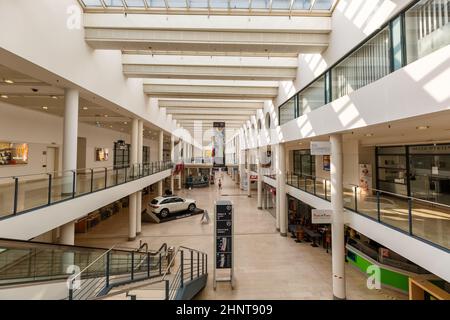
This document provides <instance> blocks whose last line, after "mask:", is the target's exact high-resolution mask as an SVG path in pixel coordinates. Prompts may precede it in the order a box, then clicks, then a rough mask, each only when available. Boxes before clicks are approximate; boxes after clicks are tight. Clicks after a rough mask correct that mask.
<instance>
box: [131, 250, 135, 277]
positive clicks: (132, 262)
mask: <svg viewBox="0 0 450 320" xmlns="http://www.w3.org/2000/svg"><path fill="white" fill-rule="evenodd" d="M131 280H134V251H132V252H131Z"/></svg>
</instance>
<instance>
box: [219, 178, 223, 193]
mask: <svg viewBox="0 0 450 320" xmlns="http://www.w3.org/2000/svg"><path fill="white" fill-rule="evenodd" d="M221 190H222V180H221V179H219V191H221Z"/></svg>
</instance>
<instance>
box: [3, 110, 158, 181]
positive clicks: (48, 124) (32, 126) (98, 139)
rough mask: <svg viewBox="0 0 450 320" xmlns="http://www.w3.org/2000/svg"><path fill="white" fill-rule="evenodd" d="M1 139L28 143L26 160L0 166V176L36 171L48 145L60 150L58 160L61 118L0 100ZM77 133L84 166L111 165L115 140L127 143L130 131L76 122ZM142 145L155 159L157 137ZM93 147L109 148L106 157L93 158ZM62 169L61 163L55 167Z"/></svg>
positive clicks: (145, 140) (61, 131)
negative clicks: (83, 145)
mask: <svg viewBox="0 0 450 320" xmlns="http://www.w3.org/2000/svg"><path fill="white" fill-rule="evenodd" d="M0 108H1V110H2V111H1V117H0V141H6V142H8V141H11V142H23V143H24V142H26V143H29V148H30V150H29V163H28V164H26V165H14V166H0V177H4V176H12V175H23V174H36V173H41V172H45V171H46V168H44V167H42V166H43V165H45V163H46V156H45V155H43V154H42V152H43V151H45V150H46V149H47V147H48V146H53V147H58V148H59V150H60V152H59V153H60V155H59V159H60V161H59V164H61V154H62V138H63V118H61V117H58V116H54V115H50V114H45V113H44V112H39V111H34V110H29V109H26V108H21V107H16V106H13V105H10V104H7V103H4V102H0ZM78 136H79V137H85V138H86V167H87V168H98V167H111V166H113V164H114V142H115V141H117V140H120V139H122V140H125V141H126V142H127V143H130V135H129V134H125V133H121V132H118V131H114V130H111V129H106V128H98V127H95V126H92V125H88V124H85V123H79V125H78ZM144 145H145V146H149V147H150V161H157V160H158V155H157V153H158V147H157V141H156V140H148V139H144ZM96 147H102V148H108V149H109V152H110V153H109V159H108V161H95V153H94V150H95V148H96ZM57 169H59V170H61V166H60V167H59V168H57Z"/></svg>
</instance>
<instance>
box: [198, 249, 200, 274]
mask: <svg viewBox="0 0 450 320" xmlns="http://www.w3.org/2000/svg"><path fill="white" fill-rule="evenodd" d="M197 277H200V252H198V251H197Z"/></svg>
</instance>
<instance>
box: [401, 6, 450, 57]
mask: <svg viewBox="0 0 450 320" xmlns="http://www.w3.org/2000/svg"><path fill="white" fill-rule="evenodd" d="M449 17H450V1H449V0H428V1H419V3H417V4H416V5H415V6H414V7H412V8H411V9H409V10H408V11H407V12H406V14H405V30H406V31H405V32H406V35H405V36H406V53H407V62H408V63H411V62H413V61H415V60H417V59H420V58H422V57H423V56H425V55H427V54H429V53H431V52H433V51H436V50H438V49H439V48H442V47H444V46H446V45H448V44H450V23H449Z"/></svg>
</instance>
